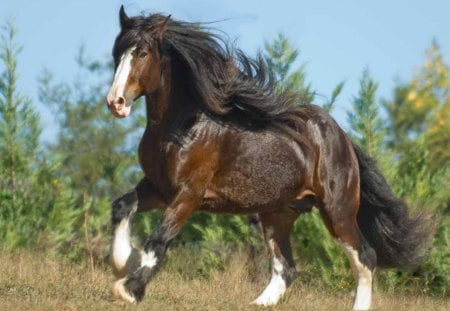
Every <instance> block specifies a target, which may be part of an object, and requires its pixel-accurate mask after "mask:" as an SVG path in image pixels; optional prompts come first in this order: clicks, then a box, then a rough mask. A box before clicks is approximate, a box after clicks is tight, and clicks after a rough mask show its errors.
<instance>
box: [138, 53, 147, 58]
mask: <svg viewBox="0 0 450 311" xmlns="http://www.w3.org/2000/svg"><path fill="white" fill-rule="evenodd" d="M146 56H147V52H141V53H139V58H145V57H146Z"/></svg>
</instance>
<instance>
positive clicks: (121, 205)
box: [111, 190, 138, 225]
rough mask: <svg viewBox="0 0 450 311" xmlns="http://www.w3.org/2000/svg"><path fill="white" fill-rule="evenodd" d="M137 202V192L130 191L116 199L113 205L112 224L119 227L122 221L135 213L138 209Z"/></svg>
mask: <svg viewBox="0 0 450 311" xmlns="http://www.w3.org/2000/svg"><path fill="white" fill-rule="evenodd" d="M137 202H138V197H137V193H136V191H135V190H133V191H130V192H128V193H126V194H124V195H123V196H121V197H120V198H118V199H116V200H115V201H114V202H113V204H112V213H111V220H112V224H113V225H117V224H119V223H120V221H121V220H122V219H124V218H125V217H129V216H130V215H131V214H133V213H135V212H136V209H137Z"/></svg>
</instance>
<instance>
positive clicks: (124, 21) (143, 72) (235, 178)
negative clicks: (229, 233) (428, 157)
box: [107, 6, 430, 310]
mask: <svg viewBox="0 0 450 311" xmlns="http://www.w3.org/2000/svg"><path fill="white" fill-rule="evenodd" d="M119 17H120V27H121V30H120V33H119V34H118V36H117V38H116V40H115V43H114V47H113V52H112V54H113V58H114V62H115V75H114V80H113V82H112V86H111V89H110V91H109V93H108V95H107V105H108V108H109V110H110V111H111V113H112V114H113V115H114V116H115V117H118V118H124V117H126V116H128V115H129V114H130V110H131V107H132V103H133V101H135V100H136V99H137V98H139V97H141V96H143V97H145V102H146V114H147V125H146V128H145V132H144V134H143V137H142V140H141V142H140V145H139V150H138V154H139V161H140V165H141V167H142V170H143V172H144V176H145V177H144V178H143V179H142V180H141V181H140V182H139V183H138V185H137V186H136V187H135V188H134V189H133V190H132V191H130V192H128V193H126V194H125V195H123V196H122V197H120V198H119V199H117V200H115V201H114V202H113V204H112V224H113V228H114V236H113V240H112V246H111V258H112V266H113V269H114V272H115V274H116V276H117V277H118V280H117V281H116V282H115V284H114V286H113V294H114V295H115V296H116V297H118V298H120V299H123V300H125V301H128V302H132V303H133V302H139V301H141V300H142V299H143V297H144V294H145V288H146V284H147V283H148V282H149V280H150V279H151V278H152V277H153V276H154V274H155V273H156V271H157V269H158V267H159V266H160V264H161V262H162V261H163V258H164V256H165V253H166V250H167V247H168V245H169V243H170V241H171V240H172V239H173V238H174V237H175V236H176V235H177V234H178V233H179V232H180V229H181V228H182V227H183V225H184V224H185V223H186V221H187V219H188V218H189V216H190V215H191V214H192V213H194V212H196V211H199V210H203V211H209V212H213V213H232V214H258V215H259V218H260V221H261V225H262V228H263V233H264V236H265V239H266V241H267V244H268V247H269V248H270V251H271V255H272V265H271V271H272V272H271V273H272V276H271V279H270V281H269V284H268V285H267V287H266V288H265V289H264V291H263V292H262V293H261V295H260V296H259V297H258V298H256V300H254V303H255V304H258V305H263V306H268V305H274V304H276V303H277V302H278V301H279V300H280V298H281V297H282V296H283V294H284V293H285V291H286V289H287V288H288V286H289V285H290V284H291V283H292V282H293V281H294V279H295V277H296V268H295V263H294V259H293V256H292V251H291V246H290V240H289V236H290V233H291V229H292V227H293V225H294V222H295V220H296V219H297V217H298V216H299V214H301V213H302V212H303V211H306V210H310V209H311V208H312V207H313V206H314V207H316V208H318V210H319V211H320V215H321V217H322V219H323V221H324V223H325V225H326V227H327V228H328V230H329V232H330V233H331V235H332V236H333V237H334V239H335V240H336V241H337V242H338V243H339V244H340V245H341V246H342V248H343V250H344V252H345V254H346V255H347V256H348V258H349V260H350V263H351V268H352V271H353V274H354V276H355V279H356V282H357V290H356V297H355V301H354V305H353V308H354V309H355V310H367V309H369V308H370V304H371V295H372V279H373V273H374V269H375V267H376V266H380V267H399V268H404V267H410V266H413V265H416V264H418V263H419V262H420V261H421V260H422V259H423V258H424V248H425V246H426V244H427V241H428V240H429V237H430V230H428V229H427V227H426V226H424V224H425V222H426V219H425V218H424V217H423V216H415V217H411V216H409V213H408V209H407V206H406V205H405V203H404V202H403V201H402V200H400V199H398V198H396V197H395V196H394V195H393V194H392V192H391V190H390V188H389V186H388V184H387V182H386V180H385V179H384V177H383V176H382V175H381V173H380V172H379V170H378V169H377V167H376V165H375V162H374V161H373V160H372V159H371V158H370V157H368V156H367V155H366V154H365V153H364V152H363V151H362V150H361V149H360V148H359V147H358V146H357V145H356V144H354V143H353V142H352V141H351V140H350V139H349V138H348V137H347V135H346V134H345V133H344V132H343V130H342V129H341V128H340V127H339V126H338V125H337V123H336V122H335V121H334V120H333V119H332V118H331V117H330V116H329V115H328V114H327V113H326V112H325V111H324V110H322V109H321V108H319V107H318V106H315V105H301V106H297V105H295V104H296V103H297V102H298V96H297V95H296V94H293V93H289V92H283V91H279V90H277V89H276V88H275V81H274V79H273V74H272V73H271V70H270V68H268V67H267V65H266V64H265V62H264V61H263V59H262V58H261V56H258V57H256V58H255V59H253V58H250V57H248V56H246V55H245V54H244V53H243V52H241V51H240V50H238V49H235V48H232V47H231V46H230V45H228V44H227V43H226V41H225V40H223V39H222V38H221V37H220V36H218V35H217V34H214V33H213V32H212V31H210V30H207V29H205V28H204V27H202V25H200V24H195V23H187V22H183V21H177V20H175V19H172V18H170V16H169V17H165V16H163V15H161V14H152V15H149V16H136V17H128V16H127V14H126V13H125V11H124V9H123V6H122V7H121V8H120V13H119ZM155 208H161V209H164V214H163V218H162V220H161V223H160V224H159V226H157V227H156V228H155V229H154V231H153V232H152V234H151V235H150V237H149V238H148V240H147V241H146V242H145V243H144V245H143V247H142V249H141V248H137V247H135V246H133V244H132V243H131V237H130V227H131V221H132V219H133V216H134V215H135V213H137V212H143V211H149V210H152V209H155Z"/></svg>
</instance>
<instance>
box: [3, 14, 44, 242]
mask: <svg viewBox="0 0 450 311" xmlns="http://www.w3.org/2000/svg"><path fill="white" fill-rule="evenodd" d="M3 31H4V34H3V35H2V36H1V43H0V61H1V67H0V68H1V70H2V71H1V76H0V137H1V139H0V199H1V200H0V240H1V242H0V243H1V245H2V247H6V248H14V247H18V246H27V245H29V244H30V243H33V240H32V239H30V237H32V236H33V235H34V233H35V230H36V229H34V228H40V225H41V224H42V222H43V216H44V215H43V213H41V212H40V211H39V210H38V206H36V205H35V201H36V198H37V197H36V193H35V187H36V186H37V180H36V177H37V176H36V174H35V173H34V171H35V169H36V167H39V164H40V163H39V160H38V161H36V158H38V159H39V153H40V150H39V148H38V139H39V135H40V133H41V129H40V127H39V117H38V115H37V113H36V111H35V109H34V107H33V106H32V104H31V101H30V100H29V99H28V98H27V97H26V96H23V95H22V94H21V93H20V92H19V90H18V86H17V79H18V75H19V74H18V72H17V57H18V55H19V54H20V52H21V50H22V48H21V47H20V45H18V44H17V42H16V29H15V27H14V25H13V24H12V23H10V22H9V23H6V25H5V27H4V28H3Z"/></svg>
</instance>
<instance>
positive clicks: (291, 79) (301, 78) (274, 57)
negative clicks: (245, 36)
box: [264, 33, 314, 104]
mask: <svg viewBox="0 0 450 311" xmlns="http://www.w3.org/2000/svg"><path fill="white" fill-rule="evenodd" d="M264 48H265V53H264V58H265V60H266V62H267V63H268V64H269V66H270V67H271V68H272V70H273V72H274V74H275V79H276V81H277V86H278V88H279V89H283V90H287V91H294V92H298V93H300V94H301V104H309V103H311V102H312V100H313V98H314V95H313V92H312V91H311V85H310V84H309V83H306V73H305V65H304V64H303V65H301V66H300V67H299V68H297V69H292V66H293V64H294V62H295V61H296V60H297V57H298V55H299V51H298V50H297V49H296V48H294V47H293V46H292V45H291V43H290V42H289V40H288V39H287V38H286V37H285V36H284V35H283V34H282V33H279V34H278V36H277V37H276V38H275V39H274V40H273V41H272V42H271V43H268V42H266V43H265V44H264Z"/></svg>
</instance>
